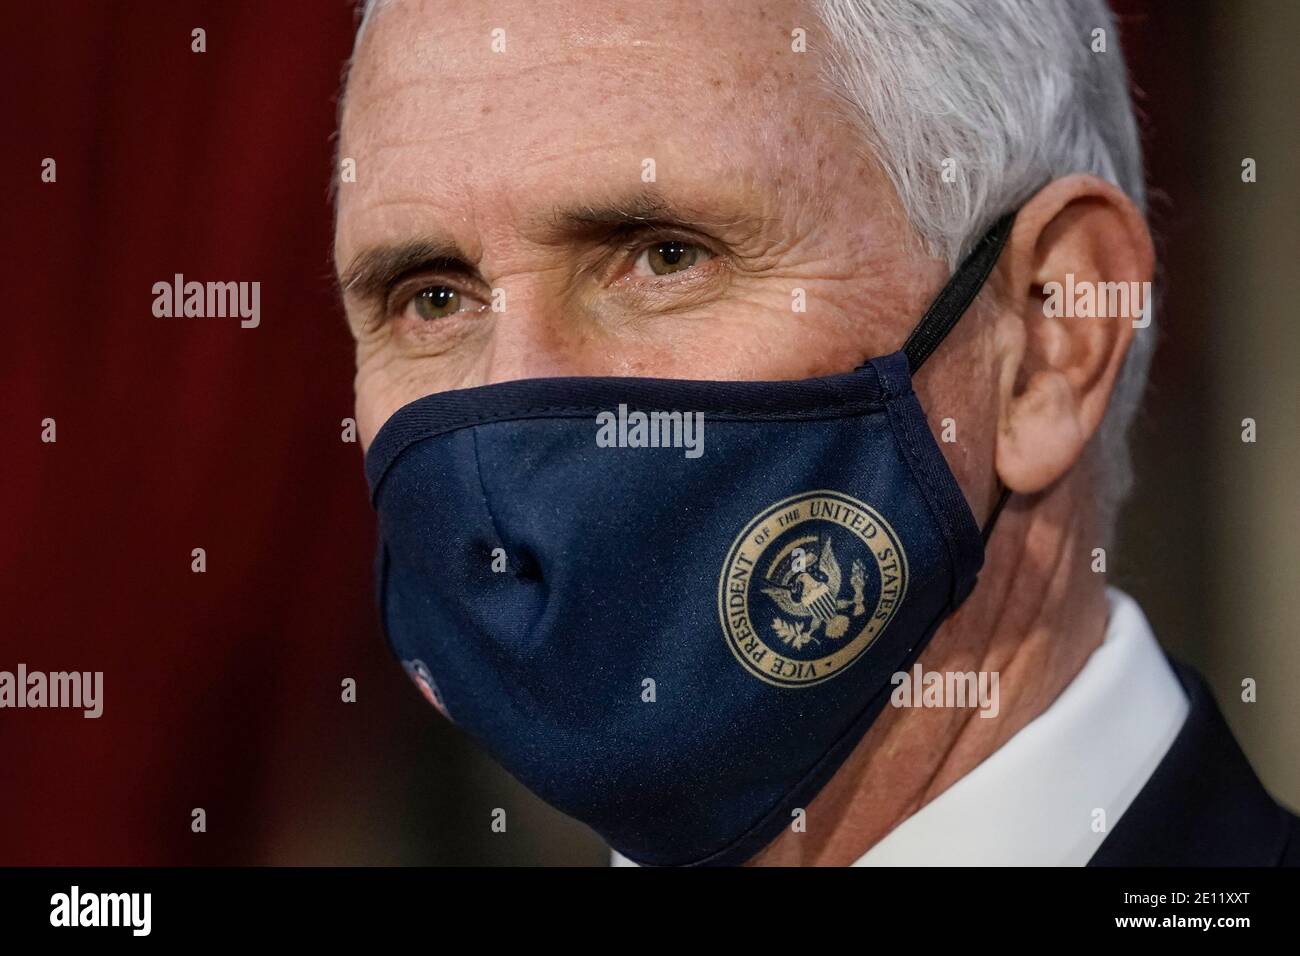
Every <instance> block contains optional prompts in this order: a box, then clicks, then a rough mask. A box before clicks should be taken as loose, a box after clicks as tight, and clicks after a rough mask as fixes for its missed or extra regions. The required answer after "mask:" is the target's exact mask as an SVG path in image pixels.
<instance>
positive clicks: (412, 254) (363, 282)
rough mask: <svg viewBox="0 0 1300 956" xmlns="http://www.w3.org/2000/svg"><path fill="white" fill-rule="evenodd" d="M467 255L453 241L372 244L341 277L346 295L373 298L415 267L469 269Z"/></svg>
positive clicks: (420, 240)
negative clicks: (435, 266) (434, 266)
mask: <svg viewBox="0 0 1300 956" xmlns="http://www.w3.org/2000/svg"><path fill="white" fill-rule="evenodd" d="M467 260H468V257H467V256H466V255H465V253H464V252H463V251H462V250H461V249H460V247H459V246H457V245H456V244H455V243H452V242H443V241H438V240H433V239H412V240H408V241H406V242H399V243H395V244H392V245H381V246H373V247H371V248H369V249H366V250H364V251H363V252H361V253H359V254H358V255H356V256H354V257H353V259H352V261H351V262H350V263H348V267H347V269H346V270H344V271H343V272H342V273H341V274H340V275H339V277H338V284H339V291H340V292H341V293H343V295H345V296H348V295H352V296H358V297H360V298H362V299H371V298H375V297H376V296H379V295H381V294H382V293H383V292H384V290H386V289H387V288H388V287H389V286H390V285H392V284H393V283H394V282H396V281H397V280H398V279H400V278H401V277H402V276H404V275H405V274H406V273H408V272H411V271H412V270H414V269H418V268H422V267H425V268H427V267H429V266H431V265H439V266H442V267H443V268H446V269H450V270H452V271H458V272H463V271H467V270H469V268H470V267H469V265H468V264H467Z"/></svg>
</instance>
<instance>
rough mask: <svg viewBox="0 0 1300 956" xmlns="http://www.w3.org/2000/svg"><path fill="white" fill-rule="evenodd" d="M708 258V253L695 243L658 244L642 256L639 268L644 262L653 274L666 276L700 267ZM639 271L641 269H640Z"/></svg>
mask: <svg viewBox="0 0 1300 956" xmlns="http://www.w3.org/2000/svg"><path fill="white" fill-rule="evenodd" d="M707 257H708V253H706V252H705V251H704V250H703V249H702V248H700V247H699V246H697V245H695V244H694V243H690V242H676V241H669V242H657V243H655V244H654V245H653V246H650V247H649V248H648V249H646V251H645V252H643V253H642V254H641V258H640V259H639V260H638V261H637V266H638V267H640V266H641V262H642V261H644V262H645V266H646V268H647V269H648V270H649V271H650V273H651V274H653V275H657V276H666V275H670V274H672V273H674V272H681V271H683V270H685V269H689V268H690V267H691V266H694V265H698V264H699V263H700V262H702V261H704V259H706V258H707ZM637 271H640V269H639V268H638V270H637ZM642 274H644V273H642Z"/></svg>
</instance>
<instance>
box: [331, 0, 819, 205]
mask: <svg viewBox="0 0 1300 956" xmlns="http://www.w3.org/2000/svg"><path fill="white" fill-rule="evenodd" d="M737 6H738V5H733V4H722V3H710V2H699V0H695V2H687V0H656V2H649V0H643V2H624V0H606V2H601V3H595V4H580V5H574V4H571V3H570V2H568V0H561V2H554V0H504V2H493V3H483V2H475V0H470V2H466V0H451V2H448V0H395V2H393V3H391V4H390V5H388V6H386V7H384V8H382V9H380V10H379V11H378V13H377V14H376V15H375V16H374V17H373V18H372V20H371V22H370V24H369V26H368V28H367V31H366V34H365V36H364V37H363V40H362V43H361V45H360V48H359V49H358V51H357V56H356V59H355V63H354V66H353V70H352V74H351V77H350V81H349V86H348V92H347V99H346V104H345V109H344V117H343V124H342V130H341V141H340V153H341V155H342V156H343V157H345V158H346V157H351V158H354V159H355V160H356V162H357V181H356V183H355V184H352V185H351V186H350V187H349V188H348V189H346V190H343V191H342V193H341V195H340V217H341V220H343V219H346V218H347V216H348V214H349V213H350V212H354V211H358V210H370V211H371V212H374V211H376V210H378V209H380V208H383V207H388V208H389V213H387V214H386V217H387V218H391V217H392V216H393V215H399V216H400V215H401V213H400V212H399V211H398V210H399V208H400V207H402V206H405V205H412V204H414V205H422V204H423V205H427V204H428V203H430V202H435V203H438V204H439V205H440V206H441V207H443V208H444V210H458V211H459V212H460V213H461V214H463V215H465V216H469V215H471V207H475V206H477V207H480V209H479V211H481V207H482V205H483V204H491V203H497V204H505V205H508V206H510V207H511V208H513V209H515V210H516V211H517V210H518V209H519V208H521V207H523V206H526V205H528V204H529V203H530V202H532V201H534V200H540V199H542V198H545V199H548V200H551V199H558V198H559V197H557V196H556V195H555V193H556V191H557V190H560V189H563V190H566V191H567V192H568V193H570V195H566V196H565V197H563V198H564V199H566V200H569V201H574V200H576V201H587V200H589V201H592V202H595V201H598V199H599V198H600V197H599V194H600V193H602V192H609V193H613V192H617V191H621V189H622V188H623V187H626V186H627V185H629V184H635V183H637V182H639V181H644V176H645V175H646V171H647V164H646V161H647V160H651V161H653V164H654V169H653V173H654V176H655V181H656V182H658V183H660V184H661V185H663V186H664V187H665V188H667V187H669V186H670V185H671V186H673V187H675V188H679V189H682V190H685V191H687V192H689V191H690V190H692V189H700V188H705V186H706V184H708V183H710V182H713V183H716V182H717V180H718V178H719V177H720V176H725V177H731V178H733V179H734V178H736V177H737V176H739V175H740V174H741V171H743V176H742V177H741V178H745V177H754V178H756V179H757V180H761V179H763V178H765V177H766V178H769V179H771V180H773V182H776V181H780V185H781V186H782V188H786V189H788V188H789V187H790V186H791V185H792V184H791V182H790V180H791V179H792V178H793V179H797V178H798V177H799V176H800V175H801V171H803V170H807V169H810V168H812V167H813V166H814V165H815V163H816V161H817V160H818V158H819V157H820V155H823V154H824V150H825V148H826V146H827V143H828V142H830V141H833V140H835V139H836V137H840V136H843V135H844V133H843V128H844V125H845V124H843V123H842V122H840V121H839V120H837V119H836V118H835V117H833V116H832V115H831V114H832V113H833V112H834V103H833V101H832V98H831V97H830V96H829V95H827V94H826V93H825V92H824V91H823V87H822V83H821V81H820V79H819V77H820V71H821V69H822V63H823V60H822V57H823V54H822V52H821V49H822V48H823V47H824V42H823V38H822V34H821V32H820V30H819V27H818V24H817V23H816V21H815V18H814V17H813V15H812V13H811V12H810V10H809V9H808V8H807V7H806V6H805V5H804V4H802V3H799V2H794V0H772V2H768V0H750V2H746V3H744V4H741V5H739V6H740V7H741V8H742V9H743V11H744V12H743V15H738V14H737ZM796 30H802V31H804V33H805V34H806V37H807V50H806V52H796V51H795V50H794V49H792V45H794V44H795V43H796V36H795V35H793V34H794V31H796ZM754 185H755V187H756V188H757V187H759V186H761V185H762V183H761V182H756V183H755V184H754Z"/></svg>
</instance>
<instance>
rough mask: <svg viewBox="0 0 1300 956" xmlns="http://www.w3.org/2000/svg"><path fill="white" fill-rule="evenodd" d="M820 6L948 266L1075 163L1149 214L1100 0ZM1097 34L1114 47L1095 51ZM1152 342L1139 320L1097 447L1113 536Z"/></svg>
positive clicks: (920, 226)
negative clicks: (947, 178)
mask: <svg viewBox="0 0 1300 956" xmlns="http://www.w3.org/2000/svg"><path fill="white" fill-rule="evenodd" d="M813 2H814V4H815V6H816V9H817V10H818V12H819V13H820V15H821V19H822V21H823V22H824V23H825V26H826V29H827V32H828V33H829V34H830V37H831V42H832V50H831V51H830V56H829V57H828V61H827V63H828V66H827V70H826V79H827V82H828V84H829V86H830V89H831V91H832V93H833V94H834V95H835V96H836V97H837V98H839V99H840V100H842V101H843V102H844V103H845V104H847V105H848V106H849V108H850V111H851V113H852V114H853V115H854V116H855V117H856V118H857V119H858V120H859V121H860V122H861V125H862V131H863V135H864V136H865V138H866V141H867V144H868V145H869V147H870V148H871V151H872V153H873V155H874V157H875V159H876V161H877V162H878V163H879V164H880V165H881V166H882V167H883V169H884V171H885V173H886V174H887V175H888V176H889V179H890V181H891V182H892V183H893V185H894V188H895V189H896V190H897V192H898V196H899V199H900V200H901V202H902V205H903V209H904V211H905V213H906V215H907V218H908V220H909V221H910V222H911V224H912V226H913V228H914V229H915V230H916V232H917V234H918V236H919V237H920V239H921V241H922V242H923V243H924V245H925V247H926V249H927V251H928V252H930V254H931V255H934V256H937V257H940V258H942V259H945V260H946V261H947V262H948V264H949V266H950V267H954V266H956V264H957V263H958V262H959V261H960V260H961V257H962V256H963V255H964V254H965V252H966V251H967V250H969V249H970V247H971V246H972V245H973V244H974V243H975V242H976V241H977V240H978V239H979V237H980V236H981V235H982V234H983V233H984V231H985V230H986V229H987V228H988V227H989V225H990V224H991V223H993V221H994V220H996V219H997V218H998V217H999V216H1001V215H1002V214H1003V213H1004V212H1007V211H1009V210H1011V209H1014V208H1016V207H1017V206H1019V205H1020V204H1021V203H1023V202H1024V201H1025V200H1026V199H1028V198H1029V197H1030V196H1032V195H1033V194H1034V193H1035V192H1037V191H1038V190H1039V189H1041V188H1042V187H1043V186H1045V185H1046V184H1047V183H1049V182H1051V181H1052V180H1053V179H1057V178H1059V177H1061V176H1065V175H1068V174H1070V173H1092V174H1093V175H1096V176H1098V177H1100V178H1101V179H1105V180H1107V181H1108V182H1111V183H1113V184H1114V185H1116V186H1117V187H1119V188H1120V189H1121V190H1123V191H1124V192H1125V193H1126V194H1127V195H1128V196H1129V198H1130V199H1132V200H1133V202H1134V204H1135V205H1136V206H1137V207H1138V208H1139V209H1140V210H1142V211H1143V212H1144V213H1145V212H1146V184H1145V181H1144V179H1143V171H1142V148H1141V144H1140V141H1139V138H1138V129H1137V121H1136V118H1135V117H1134V113H1133V104H1132V101H1131V99H1130V97H1129V89H1128V75H1127V71H1126V70H1125V67H1124V59H1123V56H1122V54H1121V53H1120V48H1119V36H1118V31H1117V30H1116V28H1115V21H1114V18H1113V16H1112V15H1111V12H1110V9H1109V8H1108V7H1107V5H1106V3H1105V0H980V2H979V3H973V2H971V0H813ZM1094 31H1100V33H1099V34H1098V33H1095V32H1094ZM1096 39H1100V40H1102V41H1104V43H1105V52H1095V53H1094V52H1093V49H1092V47H1093V43H1094V40H1096ZM945 160H953V161H954V165H953V166H952V167H951V168H952V170H953V172H954V173H955V179H954V181H951V182H945V181H944V178H943V172H944V167H943V165H942V164H943V163H944V161H945ZM950 178H951V177H950ZM1152 311H1154V308H1153V309H1152ZM1154 345H1155V326H1154V324H1152V325H1150V326H1148V327H1146V328H1141V329H1138V330H1137V334H1136V335H1135V336H1134V339H1133V342H1132V345H1131V346H1130V347H1129V351H1128V355H1127V357H1126V358H1125V361H1124V365H1123V367H1122V368H1121V369H1120V372H1119V375H1118V377H1117V379H1116V382H1115V389H1114V392H1113V394H1112V395H1111V400H1110V405H1109V407H1108V408H1107V411H1106V415H1105V417H1104V418H1103V420H1102V423H1101V427H1100V428H1099V429H1098V433H1097V436H1096V438H1095V439H1094V442H1093V450H1094V453H1095V456H1096V459H1097V460H1096V462H1095V464H1096V465H1097V466H1098V479H1099V487H1098V488H1097V492H1098V505H1099V511H1100V514H1099V517H1100V519H1101V521H1102V523H1103V527H1105V528H1106V529H1107V532H1108V536H1109V533H1110V532H1111V531H1112V530H1113V525H1114V522H1115V517H1116V514H1117V513H1118V510H1119V506H1120V504H1122V503H1123V500H1124V498H1125V497H1126V496H1127V495H1128V492H1129V490H1130V489H1131V487H1132V484H1133V469H1132V462H1131V459H1130V456H1129V448H1128V437H1127V436H1128V430H1129V427H1130V425H1131V424H1132V422H1133V419H1134V417H1135V415H1136V413H1137V410H1138V407H1139V405H1140V404H1141V401H1142V393H1143V390H1144V389H1145V387H1146V378H1147V370H1148V368H1149V367H1150V364H1151V352H1152V350H1153V348H1154Z"/></svg>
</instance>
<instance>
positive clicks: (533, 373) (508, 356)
mask: <svg viewBox="0 0 1300 956" xmlns="http://www.w3.org/2000/svg"><path fill="white" fill-rule="evenodd" d="M498 288H499V289H501V290H502V291H503V292H504V294H505V302H504V308H503V309H502V310H501V311H500V312H499V313H497V315H496V316H495V321H494V322H493V325H492V340H491V343H490V347H489V349H488V355H487V365H486V367H485V368H484V376H485V381H486V382H487V383H488V384H491V383H494V382H508V381H513V380H516V379H521V378H551V377H558V376H569V375H590V374H595V372H594V371H593V368H592V363H591V360H590V356H589V346H590V335H589V333H588V332H587V331H586V330H585V329H584V328H583V325H582V316H581V315H580V314H579V312H578V310H576V309H572V308H569V307H566V304H565V300H564V296H563V294H562V292H561V291H560V290H557V289H556V288H554V287H553V286H552V285H551V284H550V283H548V282H545V281H540V280H538V279H537V278H536V277H535V276H534V277H529V276H516V277H514V278H513V279H507V280H505V281H504V282H503V283H502V284H501V285H500V286H499V287H498Z"/></svg>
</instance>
